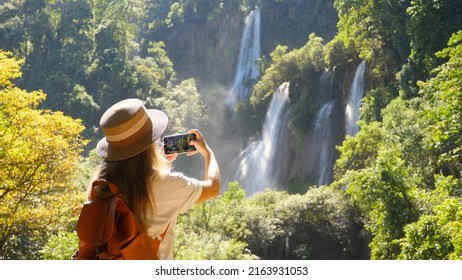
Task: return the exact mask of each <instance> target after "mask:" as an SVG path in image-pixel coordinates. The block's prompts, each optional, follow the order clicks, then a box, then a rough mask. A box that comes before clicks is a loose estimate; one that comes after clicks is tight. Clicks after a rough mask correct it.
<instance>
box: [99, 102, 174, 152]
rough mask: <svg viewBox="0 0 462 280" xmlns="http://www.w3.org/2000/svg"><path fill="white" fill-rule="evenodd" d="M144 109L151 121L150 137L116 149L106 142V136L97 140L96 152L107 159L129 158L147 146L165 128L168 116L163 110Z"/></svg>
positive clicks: (158, 136)
mask: <svg viewBox="0 0 462 280" xmlns="http://www.w3.org/2000/svg"><path fill="white" fill-rule="evenodd" d="M146 111H147V113H148V115H149V118H150V119H151V122H152V133H151V137H145V138H143V139H142V140H141V141H139V142H137V143H135V144H133V145H132V146H130V147H129V148H124V149H117V148H114V147H112V146H111V145H110V144H109V143H108V142H107V140H106V137H104V138H103V139H101V140H99V142H98V144H97V145H96V152H97V154H98V155H99V156H100V157H102V158H103V159H104V160H107V161H119V160H124V159H127V158H131V157H133V156H135V155H137V154H139V153H141V152H143V151H145V150H146V149H147V148H149V146H151V145H152V143H154V142H155V141H156V140H157V139H159V138H160V136H161V135H162V134H163V133H164V131H165V129H167V124H168V117H167V115H166V114H165V113H164V112H162V111H160V110H156V109H147V110H146Z"/></svg>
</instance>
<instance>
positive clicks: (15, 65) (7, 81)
mask: <svg viewBox="0 0 462 280" xmlns="http://www.w3.org/2000/svg"><path fill="white" fill-rule="evenodd" d="M22 63H23V61H22V60H16V59H14V58H12V53H11V52H3V51H1V50H0V89H2V88H6V87H11V86H12V83H11V80H12V79H15V78H19V77H21V72H20V66H21V64H22Z"/></svg>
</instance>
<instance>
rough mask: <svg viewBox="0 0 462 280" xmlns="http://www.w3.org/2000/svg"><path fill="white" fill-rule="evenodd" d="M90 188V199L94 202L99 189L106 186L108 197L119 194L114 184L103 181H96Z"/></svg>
mask: <svg viewBox="0 0 462 280" xmlns="http://www.w3.org/2000/svg"><path fill="white" fill-rule="evenodd" d="M91 185H92V188H91V199H92V200H95V199H97V198H98V194H99V191H101V189H100V188H101V187H103V186H107V187H108V189H109V191H110V192H111V193H110V194H109V195H108V197H111V196H114V195H116V194H120V190H119V187H117V185H116V184H114V183H111V182H108V181H106V180H104V179H98V180H95V181H93V182H92V184H91Z"/></svg>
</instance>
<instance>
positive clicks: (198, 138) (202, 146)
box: [187, 129, 210, 157]
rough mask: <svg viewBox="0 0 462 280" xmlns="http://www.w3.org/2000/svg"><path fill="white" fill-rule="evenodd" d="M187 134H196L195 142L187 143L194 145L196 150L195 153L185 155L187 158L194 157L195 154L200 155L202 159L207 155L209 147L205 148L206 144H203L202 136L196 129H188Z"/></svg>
mask: <svg viewBox="0 0 462 280" xmlns="http://www.w3.org/2000/svg"><path fill="white" fill-rule="evenodd" d="M188 133H194V134H196V140H191V142H189V145H194V147H195V148H196V150H195V151H193V152H189V153H187V155H188V156H192V155H195V154H197V153H200V154H201V155H203V156H204V157H205V156H207V155H209V153H210V151H209V147H208V146H207V143H206V142H205V139H204V136H203V135H202V133H201V132H200V131H199V130H198V129H190V130H189V131H188Z"/></svg>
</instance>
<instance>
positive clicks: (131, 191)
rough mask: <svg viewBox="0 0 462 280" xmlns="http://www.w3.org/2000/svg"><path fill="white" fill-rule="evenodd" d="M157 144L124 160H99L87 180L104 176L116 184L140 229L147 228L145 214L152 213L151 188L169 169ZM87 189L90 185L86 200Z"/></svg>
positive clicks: (149, 214) (169, 166)
mask: <svg viewBox="0 0 462 280" xmlns="http://www.w3.org/2000/svg"><path fill="white" fill-rule="evenodd" d="M157 147H158V145H157V143H156V144H153V145H151V146H149V148H148V149H147V150H145V151H143V152H141V153H139V154H137V155H135V156H133V157H131V158H128V159H125V160H120V161H103V162H102V163H101V164H100V166H99V169H98V170H97V171H96V173H95V175H94V179H93V180H92V181H91V182H93V181H94V180H96V179H105V180H106V181H108V182H112V183H114V184H116V185H117V186H118V187H119V190H120V192H121V194H122V195H123V196H124V198H125V202H126V203H127V205H128V207H129V208H130V210H131V211H132V212H133V213H134V215H135V219H136V221H137V223H138V225H139V226H140V227H141V229H142V230H146V229H147V228H148V227H149V225H148V224H147V223H146V217H149V216H152V215H154V212H155V208H154V205H153V204H154V195H153V187H154V185H155V184H156V182H157V181H158V180H160V179H162V178H163V177H165V176H166V175H167V174H168V173H169V172H170V169H171V164H170V162H169V161H168V160H167V159H165V158H164V157H163V156H162V155H161V154H160V152H159V151H158V149H157ZM90 191H91V184H90V186H89V188H88V194H87V196H88V199H91V197H90Z"/></svg>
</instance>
